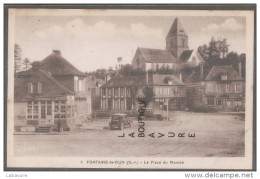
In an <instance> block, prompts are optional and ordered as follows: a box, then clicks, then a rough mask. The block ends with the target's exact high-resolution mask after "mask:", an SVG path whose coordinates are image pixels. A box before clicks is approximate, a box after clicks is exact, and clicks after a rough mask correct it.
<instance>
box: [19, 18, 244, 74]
mask: <svg viewBox="0 0 260 179" xmlns="http://www.w3.org/2000/svg"><path fill="white" fill-rule="evenodd" d="M175 18H176V17H175V16H153V17H149V16H109V17H107V16H73V17H71V16H70V17H68V16H18V17H16V19H15V43H17V44H19V45H20V46H21V48H22V56H23V58H25V57H26V58H28V59H30V60H31V61H40V60H43V59H44V58H45V57H47V56H48V55H49V54H51V53H52V50H60V51H61V54H62V56H63V57H64V58H65V59H67V60H68V61H69V62H70V63H72V64H73V65H74V66H75V67H76V68H78V69H79V70H81V71H83V72H85V71H93V70H96V69H98V68H108V67H113V68H115V66H116V64H117V63H118V62H117V58H118V57H122V59H123V60H122V62H121V63H122V64H126V63H131V61H132V59H133V57H134V54H135V51H136V49H137V48H138V47H146V48H158V49H165V46H166V43H165V38H166V35H167V33H168V31H169V30H170V27H171V25H172V24H173V21H174V19H175ZM178 18H179V19H180V21H181V24H182V26H183V27H184V29H185V31H186V33H187V35H188V36H189V39H188V41H189V48H190V49H196V50H197V48H198V47H199V46H200V45H203V44H205V43H206V44H208V42H209V41H210V39H211V38H212V37H215V39H219V38H220V39H223V38H226V39H227V42H228V44H229V45H230V46H229V51H234V52H237V53H238V54H240V53H245V51H246V47H245V40H246V39H245V33H246V19H245V17H233V16H228V17H223V16H218V17H212V16H203V17H199V16H196V17H191V16H189V17H188V16H186V17H178Z"/></svg>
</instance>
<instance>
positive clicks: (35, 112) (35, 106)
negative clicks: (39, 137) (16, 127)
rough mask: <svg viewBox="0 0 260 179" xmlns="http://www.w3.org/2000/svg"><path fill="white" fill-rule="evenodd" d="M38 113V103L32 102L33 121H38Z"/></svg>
mask: <svg viewBox="0 0 260 179" xmlns="http://www.w3.org/2000/svg"><path fill="white" fill-rule="evenodd" d="M38 112H39V108H38V101H34V102H33V118H34V119H38Z"/></svg>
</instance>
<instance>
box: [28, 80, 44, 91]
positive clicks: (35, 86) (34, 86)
mask: <svg viewBox="0 0 260 179" xmlns="http://www.w3.org/2000/svg"><path fill="white" fill-rule="evenodd" d="M28 93H42V83H41V82H38V83H28Z"/></svg>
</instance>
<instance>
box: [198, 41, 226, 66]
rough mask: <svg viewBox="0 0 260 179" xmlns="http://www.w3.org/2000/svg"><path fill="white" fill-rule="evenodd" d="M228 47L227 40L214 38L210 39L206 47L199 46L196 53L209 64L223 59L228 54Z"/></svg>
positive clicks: (204, 45)
mask: <svg viewBox="0 0 260 179" xmlns="http://www.w3.org/2000/svg"><path fill="white" fill-rule="evenodd" d="M228 47H229V44H228V43H227V39H223V40H221V39H219V40H215V38H214V37H212V38H211V41H210V42H209V44H208V45H206V44H203V45H201V46H199V48H198V52H199V53H200V55H201V56H202V57H203V59H204V60H205V61H206V62H211V61H214V60H219V59H224V58H225V57H226V54H227V53H228Z"/></svg>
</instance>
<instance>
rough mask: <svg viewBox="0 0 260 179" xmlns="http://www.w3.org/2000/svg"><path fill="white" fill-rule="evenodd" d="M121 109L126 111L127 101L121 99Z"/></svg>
mask: <svg viewBox="0 0 260 179" xmlns="http://www.w3.org/2000/svg"><path fill="white" fill-rule="evenodd" d="M120 103H121V104H120V109H125V100H123V99H121V101H120Z"/></svg>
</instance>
